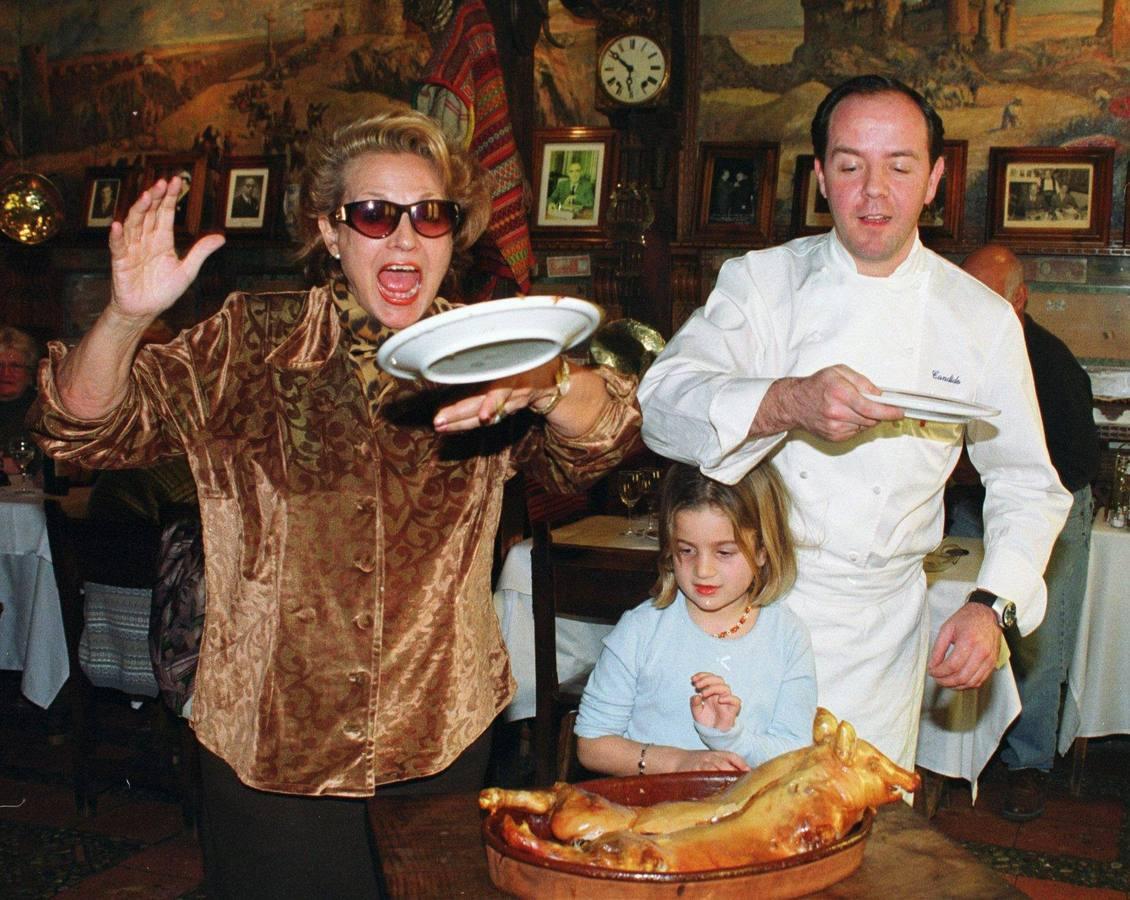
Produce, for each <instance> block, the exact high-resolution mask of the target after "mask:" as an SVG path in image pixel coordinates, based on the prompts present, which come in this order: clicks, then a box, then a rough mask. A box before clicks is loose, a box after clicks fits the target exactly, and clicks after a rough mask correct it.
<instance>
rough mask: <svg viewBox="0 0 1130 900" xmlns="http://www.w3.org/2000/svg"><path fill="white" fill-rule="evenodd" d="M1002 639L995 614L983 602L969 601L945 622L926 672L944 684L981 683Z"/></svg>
mask: <svg viewBox="0 0 1130 900" xmlns="http://www.w3.org/2000/svg"><path fill="white" fill-rule="evenodd" d="M1001 640H1002V635H1001V630H1000V626H999V625H997V617H996V614H995V613H994V612H993V611H992V610H991V609H990V608H989V607H987V606H985V605H984V604H983V603H966V604H965V605H963V606H962V607H961V608H960V609H958V610H957V612H955V613H954V614H953V615H952V616H950V617H949V618H948V619H946V621H945V622H944V623H943V624H942V628H941V631H939V632H938V640H937V641H936V642H935V644H934V649H933V650H932V651H931V653H930V660H929V662H928V663H927V664H926V673H927V674H928V675H930V676H931V677H932V678H933V679H934V680H935V681H936V682H938V684H940V685H941V686H942V687H947V688H953V689H954V690H958V691H964V690H968V689H969V688H975V687H980V686H981V685H982V684H984V683H985V680H986V679H987V678H988V677H989V676H990V675H991V674H992V673H993V669H994V668H995V667H996V664H997V656H998V654H999V653H1000V643H1001ZM951 648H952V650H951ZM947 652H949V655H948V656H947V655H946V654H947Z"/></svg>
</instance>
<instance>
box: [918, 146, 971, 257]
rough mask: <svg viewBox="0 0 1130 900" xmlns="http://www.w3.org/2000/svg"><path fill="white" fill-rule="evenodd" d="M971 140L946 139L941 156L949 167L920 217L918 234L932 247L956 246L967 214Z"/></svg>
mask: <svg viewBox="0 0 1130 900" xmlns="http://www.w3.org/2000/svg"><path fill="white" fill-rule="evenodd" d="M968 152H969V142H968V141H946V142H945V149H944V150H943V151H942V157H943V159H944V160H945V164H946V170H945V173H944V174H943V175H942V180H941V182H940V183H939V184H938V190H937V193H935V194H934V199H933V201H932V202H931V203H928V204H927V205H926V206H925V207H924V208H923V210H922V215H921V216H919V217H918V234H919V235H920V236H921V238H922V242H923V243H924V244H928V245H929V246H931V247H944V246H948V245H951V244H952V245H956V244H957V243H958V242H959V241H960V240H961V223H962V221H963V220H964V217H965V158H966V156H967V155H968Z"/></svg>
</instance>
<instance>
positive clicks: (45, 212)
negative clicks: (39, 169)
mask: <svg viewBox="0 0 1130 900" xmlns="http://www.w3.org/2000/svg"><path fill="white" fill-rule="evenodd" d="M62 225H63V197H62V195H61V194H60V193H59V190H58V188H56V187H55V185H53V184H52V183H51V182H50V181H48V180H47V179H46V178H44V177H43V176H42V175H36V174H35V173H33V172H21V173H20V174H18V175H13V176H11V177H10V178H6V179H5V180H4V182H3V183H2V184H0V231H2V232H4V234H6V235H7V236H8V237H10V238H11V239H12V240H14V241H19V242H20V243H21V244H41V243H43V242H44V241H46V240H47V239H48V238H51V237H53V236H54V235H55V234H56V233H58V231H59V229H60V228H61V227H62Z"/></svg>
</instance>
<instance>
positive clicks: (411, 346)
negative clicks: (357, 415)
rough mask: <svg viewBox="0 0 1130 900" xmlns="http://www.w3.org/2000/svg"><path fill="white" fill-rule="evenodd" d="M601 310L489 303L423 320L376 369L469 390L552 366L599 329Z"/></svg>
mask: <svg viewBox="0 0 1130 900" xmlns="http://www.w3.org/2000/svg"><path fill="white" fill-rule="evenodd" d="M601 316H602V313H601V311H600V308H599V307H598V306H596V305H594V304H592V303H589V301H587V300H579V299H577V298H576V297H559V296H552V295H536V296H531V297H508V298H506V299H504V300H487V301H485V302H483V303H474V304H472V305H470V306H461V307H459V308H458V309H452V310H448V311H447V312H444V313H440V314H439V315H435V316H431V317H430V318H427V319H421V320H420V321H419V322H416V323H415V324H414V325H409V326H408V327H407V328H405V329H404V330H403V331H399V332H397V333H396V334H394V335H393V336H392V337H390V338H389V339H388V340H387V341H385V343H384V344H383V345H381V349H380V350H379V351H377V365H379V366H380V367H381V368H382V369H384V370H385V371H386V372H388V373H390V374H391V375H395V376H396V377H397V378H422V379H425V380H427V381H434V382H437V383H439V384H470V383H473V382H479V381H491V380H493V379H495V378H505V377H506V376H507V375H514V374H516V373H518V372H525V371H527V370H529V369H533V368H536V367H537V366H540V365H541V364H542V363H545V362H548V361H549V360H551V359H553V358H554V357H555V356H557V355H559V354H560V353H561V352H562V351H563V350H567V349H568V348H569V347H572V346H574V345H575V344H578V343H580V342H581V341H583V340H584V339H585V338H587V337H588V336H589V335H590V334H592V333H593V331H594V330H595V329H596V327H597V325H599V324H600V319H601Z"/></svg>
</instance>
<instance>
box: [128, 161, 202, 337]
mask: <svg viewBox="0 0 1130 900" xmlns="http://www.w3.org/2000/svg"><path fill="white" fill-rule="evenodd" d="M180 188H181V179H180V177H179V176H174V177H173V178H171V179H169V180H168V181H165V180H164V179H161V180H160V181H158V182H157V183H156V184H155V185H153V186H152V187H151V188H149V190H147V191H145V192H144V193H142V195H141V196H140V197H138V199H137V201H136V202H135V203H134V204H133V206H131V207H130V210H129V213H128V214H127V215H126V218H125V221H124V222H120V223H119V222H115V223H114V224H113V225H111V226H110V262H111V272H112V276H113V280H112V286H113V292H112V294H111V298H110V303H111V305H112V306H113V307H114V309H116V311H117V312H118V313H119V314H120V315H122V316H125V317H126V318H129V319H145V320H150V319H153V318H156V317H157V316H158V315H160V314H161V313H162V312H164V311H165V310H166V309H168V308H169V307H170V306H172V305H173V304H174V303H175V302H176V300H177V298H178V297H180V295H181V294H183V293H184V292H185V291H186V290H187V289H188V286H189V285H190V284H192V282H193V280H194V279H195V278H196V275H197V273H198V272H199V271H200V267H201V266H202V265H203V264H204V260H206V259H207V258H208V257H209V256H210V255H211V254H212V253H214V252H215V251H216V250H218V249H219V248H220V247H221V246H223V243H224V237H223V235H219V234H210V235H206V236H205V237H202V238H201V239H200V240H199V241H197V242H196V243H195V244H193V245H192V248H191V249H190V250H189V251H188V253H187V254H186V255H185V257H184V259H180V258H179V257H178V256H177V251H176V245H175V243H174V240H173V222H174V219H175V218H176V209H177V196H178V194H179V193H180Z"/></svg>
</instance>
